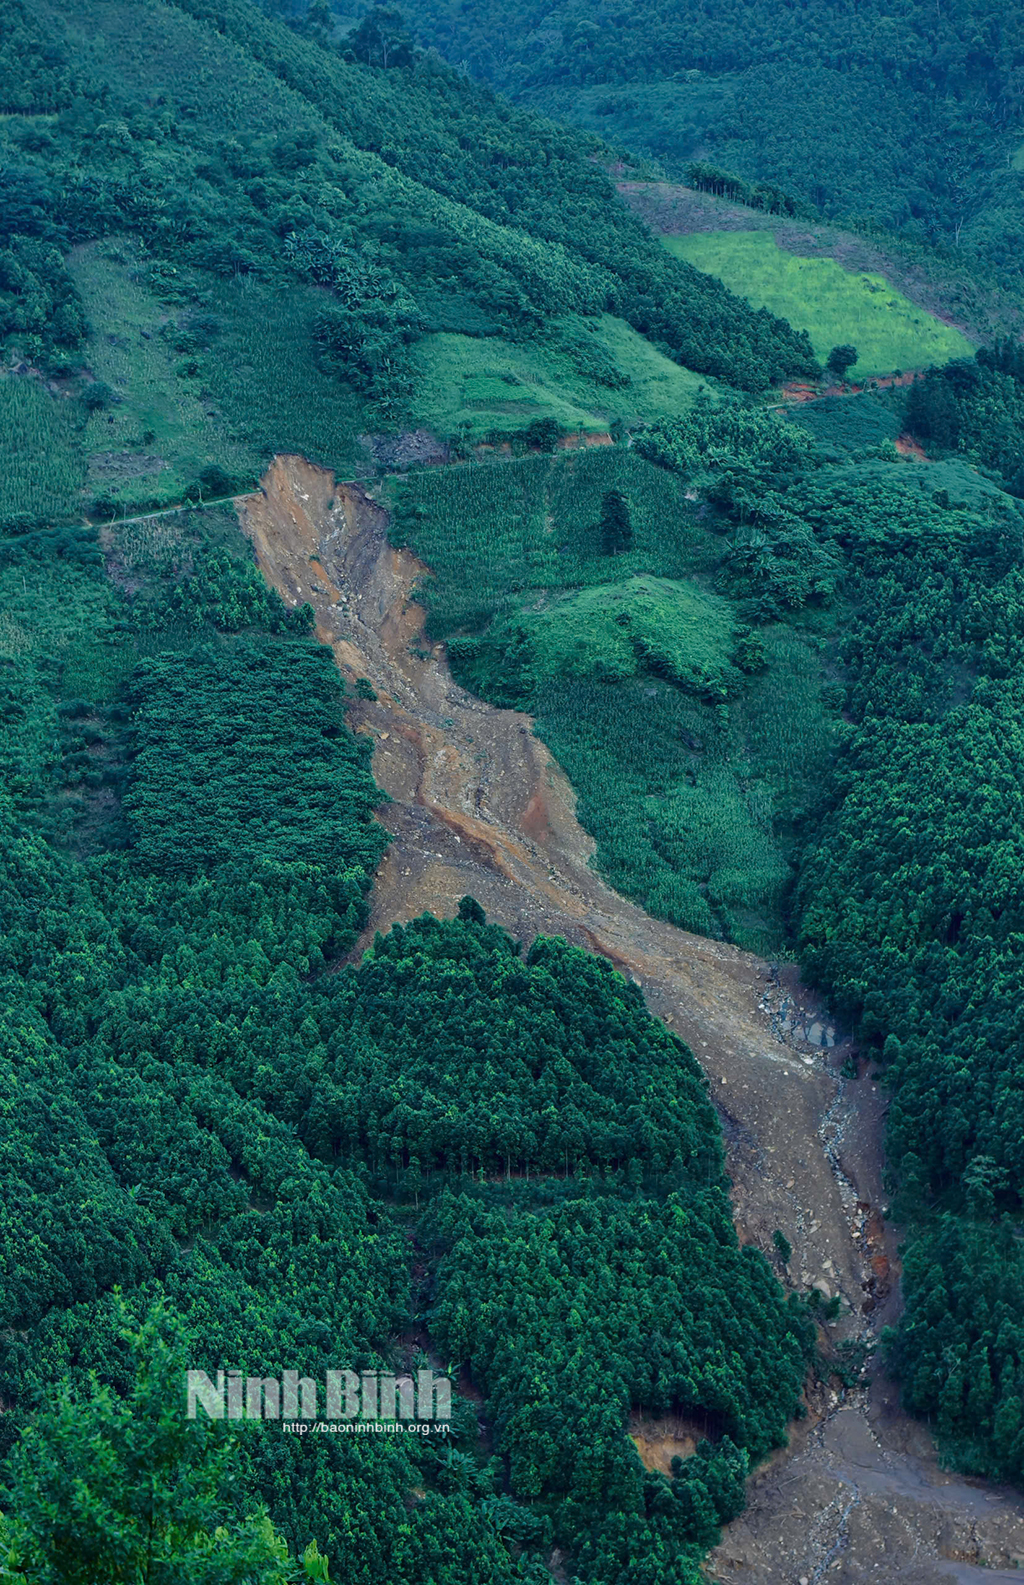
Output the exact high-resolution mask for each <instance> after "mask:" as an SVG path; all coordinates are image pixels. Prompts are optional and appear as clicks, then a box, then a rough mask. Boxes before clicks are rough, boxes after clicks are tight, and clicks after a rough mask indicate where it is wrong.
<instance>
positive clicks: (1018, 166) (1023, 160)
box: [1010, 143, 1024, 171]
mask: <svg viewBox="0 0 1024 1585" xmlns="http://www.w3.org/2000/svg"><path fill="white" fill-rule="evenodd" d="M1010 165H1011V167H1012V169H1013V170H1015V171H1024V143H1022V144H1021V146H1020V148H1019V149H1017V150H1016V152H1015V153H1014V156H1013V159H1012V160H1011V161H1010Z"/></svg>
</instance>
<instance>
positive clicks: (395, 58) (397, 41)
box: [345, 6, 414, 71]
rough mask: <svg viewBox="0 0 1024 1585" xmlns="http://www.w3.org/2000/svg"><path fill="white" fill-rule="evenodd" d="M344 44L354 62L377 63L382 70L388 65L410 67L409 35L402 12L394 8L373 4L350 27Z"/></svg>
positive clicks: (411, 47) (411, 48)
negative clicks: (353, 25)
mask: <svg viewBox="0 0 1024 1585" xmlns="http://www.w3.org/2000/svg"><path fill="white" fill-rule="evenodd" d="M345 47H346V50H350V51H351V52H352V54H353V55H354V56H355V58H356V60H357V61H365V62H366V64H367V66H379V67H381V68H382V70H384V71H386V70H387V68H388V67H389V66H391V67H395V66H411V65H412V63H413V59H414V51H413V42H412V35H411V34H410V32H409V30H408V28H407V27H406V25H405V18H404V17H403V15H402V13H401V11H396V10H395V9H394V7H388V6H374V8H373V10H372V11H368V12H367V14H366V16H364V18H363V20H362V21H361V22H360V24H359V26H358V27H357V28H353V29H352V31H351V33H350V34H349V35H348V37H347V38H346V40H345Z"/></svg>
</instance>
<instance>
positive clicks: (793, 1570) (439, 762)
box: [239, 456, 1024, 1585]
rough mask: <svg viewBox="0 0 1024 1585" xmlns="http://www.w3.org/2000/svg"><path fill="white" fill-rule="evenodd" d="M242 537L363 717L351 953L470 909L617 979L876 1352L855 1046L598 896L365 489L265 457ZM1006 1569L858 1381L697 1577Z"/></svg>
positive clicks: (868, 1195)
mask: <svg viewBox="0 0 1024 1585" xmlns="http://www.w3.org/2000/svg"><path fill="white" fill-rule="evenodd" d="M239 515H240V520H241V523H242V527H243V529H244V531H245V532H246V533H247V535H248V536H249V538H250V539H251V540H252V542H253V544H254V546H255V548H256V554H257V557H258V560H259V564H260V567H261V568H262V570H263V572H264V574H265V576H266V577H267V579H268V580H269V581H270V582H271V583H272V584H273V585H274V587H275V588H277V589H278V590H279V592H280V593H281V595H282V596H283V597H284V599H285V601H286V602H287V603H288V604H289V605H296V604H301V603H302V602H304V601H308V602H309V603H310V604H311V605H312V606H313V608H314V610H315V612H316V622H317V633H318V636H319V638H320V640H321V642H323V643H324V644H329V645H330V646H331V648H332V649H333V652H334V655H335V657H336V660H337V663H338V666H339V668H340V669H341V670H342V672H343V674H344V675H345V677H346V679H347V681H348V682H349V683H350V684H354V683H355V682H356V680H357V679H359V678H364V679H366V680H367V681H368V682H369V683H370V684H371V686H372V689H373V691H374V693H375V694H376V699H375V700H373V701H371V700H370V699H368V698H366V699H363V698H359V699H357V700H356V702H355V703H354V704H353V706H352V710H351V717H350V719H351V720H352V724H353V726H354V727H355V728H356V730H357V731H360V732H363V733H367V734H372V736H373V737H374V739H375V745H374V756H373V770H374V775H375V777H376V779H377V782H378V784H379V785H380V786H381V787H382V788H383V789H384V790H385V792H386V793H387V795H388V797H389V798H390V800H391V801H390V803H388V804H387V805H386V806H385V807H384V808H383V809H382V811H381V819H382V820H383V822H384V824H385V825H386V826H387V828H388V830H389V831H390V832H391V834H392V837H393V839H394V840H393V842H392V845H391V847H390V848H389V850H388V852H387V854H386V856H385V858H384V860H383V861H382V864H381V866H380V869H379V871H378V874H377V877H376V882H375V887H374V894H373V915H372V918H371V921H370V924H369V927H368V931H367V933H366V935H365V936H364V939H363V942H361V943H360V945H361V946H362V945H365V944H366V942H367V941H368V940H369V939H372V933H373V931H374V930H375V929H378V928H380V929H386V928H387V926H388V925H389V924H390V923H391V922H392V921H393V920H396V919H397V920H407V919H410V918H412V917H414V916H416V915H417V914H419V913H421V912H423V911H424V910H431V911H433V912H436V913H438V914H441V915H450V914H451V913H453V912H454V911H455V907H456V905H457V902H458V899H459V898H460V897H461V896H463V895H464V894H465V893H467V892H471V893H472V894H473V895H474V896H476V897H477V898H478V899H479V901H480V902H481V903H482V904H483V906H484V907H485V909H486V910H487V913H488V915H489V916H490V917H492V918H494V919H495V920H497V921H498V922H500V923H501V924H502V925H504V926H505V927H506V928H507V929H509V930H510V931H512V932H513V933H514V934H515V935H517V936H518V937H520V938H523V939H530V938H531V937H532V936H533V935H535V934H536V933H538V932H541V933H545V934H560V935H564V936H565V937H566V938H567V939H568V940H570V941H572V942H574V943H576V944H578V945H581V946H586V947H589V948H590V949H592V950H594V951H596V952H600V953H602V954H604V955H605V956H606V957H608V958H609V959H611V961H612V962H613V963H614V964H615V965H616V966H617V967H618V968H619V969H621V971H622V972H623V973H624V974H626V975H628V976H630V977H632V978H633V979H635V980H636V981H638V982H639V983H640V984H641V985H642V987H643V990H644V993H645V996H646V998H647V1001H648V1004H649V1006H650V1007H651V1008H652V1010H654V1011H655V1012H656V1013H658V1014H659V1015H660V1016H661V1017H663V1018H664V1019H665V1021H666V1022H667V1023H669V1024H670V1025H671V1027H672V1028H673V1029H674V1030H676V1031H677V1032H678V1033H679V1034H680V1035H681V1036H682V1038H683V1039H684V1040H685V1041H686V1042H687V1043H688V1044H689V1045H690V1046H691V1047H692V1049H693V1050H694V1052H695V1053H696V1055H697V1057H698V1058H699V1060H700V1061H701V1063H702V1065H703V1067H704V1069H705V1072H706V1073H707V1076H708V1080H709V1083H710V1085H711V1087H712V1091H713V1094H714V1098H715V1101H716V1104H717V1106H718V1110H719V1113H720V1115H721V1118H722V1123H723V1129H724V1132H725V1137H726V1142H727V1146H728V1164H729V1171H730V1174H731V1177H732V1180H733V1185H734V1192H733V1200H734V1207H735V1215H736V1221H737V1225H738V1227H739V1230H740V1235H741V1238H742V1239H743V1240H744V1241H745V1242H753V1243H756V1244H757V1245H758V1246H759V1247H760V1248H762V1249H763V1250H764V1251H765V1253H766V1254H767V1255H768V1256H769V1258H773V1245H772V1235H773V1232H774V1231H775V1229H780V1230H781V1231H782V1233H783V1234H784V1235H785V1237H786V1239H787V1240H788V1241H789V1242H790V1244H791V1245H792V1248H793V1257H792V1260H791V1262H790V1265H789V1276H790V1279H791V1281H792V1283H793V1284H794V1286H796V1287H797V1288H799V1289H806V1288H808V1287H810V1286H812V1285H813V1286H817V1287H818V1288H819V1289H821V1290H822V1292H823V1293H824V1295H825V1296H826V1297H831V1296H833V1295H836V1294H838V1295H839V1296H840V1298H841V1300H842V1308H843V1317H842V1319H841V1320H840V1321H839V1322H838V1323H837V1324H836V1325H835V1326H834V1327H833V1328H831V1329H830V1330H831V1332H832V1334H833V1340H834V1341H835V1342H841V1341H843V1340H847V1341H855V1342H862V1343H869V1344H870V1343H871V1342H873V1341H874V1340H875V1339H876V1338H877V1336H878V1333H879V1331H880V1329H881V1326H882V1325H883V1324H884V1323H885V1322H886V1321H888V1320H889V1319H891V1318H892V1315H893V1312H894V1309H895V1306H896V1303H897V1295H896V1291H895V1274H896V1236H895V1234H894V1233H893V1231H892V1229H891V1228H889V1227H888V1225H887V1224H886V1223H885V1221H884V1219H883V1214H882V1212H883V1207H884V1195H883V1189H882V1182H881V1147H880V1138H881V1118H882V1111H883V1106H884V1100H883V1095H882V1093H881V1091H880V1090H879V1089H878V1088H876V1087H875V1086H874V1085H872V1084H871V1082H870V1080H869V1079H868V1078H862V1079H861V1080H860V1081H859V1082H857V1083H848V1082H845V1081H844V1080H843V1078H842V1077H841V1073H840V1069H841V1067H842V1064H843V1062H844V1060H845V1059H846V1057H847V1056H848V1055H849V1045H848V1044H847V1043H845V1042H844V1040H843V1038H842V1034H841V1032H839V1031H836V1030H835V1029H834V1028H833V1026H832V1024H831V1023H830V1021H829V1017H828V1014H827V1011H826V1010H825V1009H824V1008H823V1007H821V1006H820V1005H818V1004H817V1003H816V1002H815V1000H814V998H813V997H811V996H809V995H808V993H807V992H806V991H805V990H804V989H803V988H802V987H801V985H800V984H799V980H798V977H797V975H796V972H795V971H794V970H793V969H792V968H791V967H788V966H780V965H773V964H769V963H767V962H764V961H763V960H761V959H758V958H756V957H754V956H752V955H751V954H749V953H745V952H741V951H739V950H738V949H737V948H734V947H731V946H728V945H725V944H723V943H721V942H715V941H710V940H706V939H704V938H702V937H699V936H694V935H690V934H687V933H686V932H684V931H681V930H678V929H675V928H674V927H672V926H670V925H667V924H664V923H662V922H659V921H657V920H653V919H651V918H649V917H648V916H647V915H646V914H645V913H644V912H643V911H642V910H641V909H639V908H637V907H635V906H634V905H632V904H630V903H628V902H626V901H625V900H624V899H623V898H621V897H619V896H618V895H617V894H616V893H615V892H613V891H612V890H611V889H610V888H609V887H607V886H606V885H605V884H604V883H603V882H602V881H601V879H600V877H599V876H598V875H597V874H596V872H595V871H594V869H593V868H592V867H591V864H590V858H591V854H592V852H593V843H592V842H591V840H590V838H589V837H588V836H587V835H586V833H585V832H584V831H583V830H582V829H581V827H580V826H579V825H578V823H577V821H576V818H575V814H574V801H573V795H572V789H571V788H570V786H569V785H568V783H567V781H566V779H565V777H564V776H563V774H562V773H561V771H560V770H559V768H558V766H557V765H556V764H555V763H554V761H553V760H552V758H551V756H550V755H549V754H548V752H547V750H546V749H545V748H544V747H543V745H542V744H541V743H539V742H538V741H537V739H536V738H535V737H534V736H533V734H532V731H531V722H530V719H529V717H527V716H524V715H521V714H519V713H517V712H515V711H511V710H498V709H495V708H493V707H492V706H489V705H486V704H484V703H482V702H481V701H480V700H478V699H475V698H473V697H472V696H471V695H469V694H467V693H466V692H465V691H464V690H463V689H461V688H459V687H458V686H457V685H456V684H455V683H454V681H453V680H452V677H451V674H450V672H449V669H448V665H447V661H446V659H445V655H444V649H443V646H441V645H432V644H431V643H430V642H429V641H428V640H427V639H426V638H425V637H424V635H423V618H424V613H423V610H422V608H421V607H420V606H419V605H417V604H416V602H415V598H414V596H415V590H416V585H417V582H418V581H419V580H420V579H421V578H422V577H423V576H424V575H425V573H426V572H427V569H426V568H425V567H424V566H423V564H422V563H421V562H419V561H418V560H417V559H416V558H415V557H414V556H413V555H412V554H411V553H409V552H408V551H398V550H395V549H394V548H393V547H392V546H391V545H390V544H389V543H388V537H387V525H388V517H387V513H386V511H385V509H384V508H383V507H382V506H381V505H380V504H379V503H378V502H377V501H375V500H374V499H373V498H372V497H371V496H369V495H368V494H367V493H366V492H365V491H364V490H363V489H362V488H361V487H359V486H355V485H346V484H337V483H335V481H334V479H333V478H332V476H331V475H330V474H329V473H327V472H326V471H325V470H323V469H321V468H317V467H315V466H313V465H312V464H310V463H308V462H306V461H304V460H303V459H302V458H299V457H294V456H283V457H278V458H277V459H276V460H275V462H274V464H273V465H272V467H271V468H270V469H269V471H268V472H267V474H266V476H265V477H264V479H263V483H262V489H261V493H260V494H258V495H252V496H248V497H245V498H244V499H242V500H241V501H240V503H239ZM364 691H366V690H365V688H364ZM775 1258H776V1259H777V1257H775ZM668 1435H669V1440H671V1432H670V1431H669V1433H668ZM665 1442H666V1432H665V1430H664V1428H662V1429H659V1428H658V1427H653V1428H652V1427H650V1426H647V1427H644V1428H642V1430H641V1432H640V1434H639V1436H638V1445H640V1446H641V1450H642V1452H643V1453H644V1456H645V1457H646V1458H647V1459H648V1461H649V1462H650V1463H651V1464H652V1466H656V1465H657V1464H658V1462H659V1460H660V1459H663V1458H664V1457H665V1456H666V1446H665ZM668 1451H669V1455H670V1453H671V1448H669V1450H668ZM895 1557H898V1558H899V1560H900V1561H899V1564H898V1565H896V1567H897V1570H898V1571H897V1572H893V1567H892V1565H891V1562H890V1560H891V1559H893V1558H895ZM1017 1559H1021V1560H1024V1512H1022V1508H1021V1504H1020V1502H1019V1499H1018V1498H1016V1497H1011V1498H1008V1497H1007V1496H1006V1495H1005V1494H1003V1493H998V1492H992V1491H990V1490H988V1489H982V1488H980V1487H979V1488H975V1487H973V1486H971V1485H969V1484H967V1483H965V1482H963V1481H949V1480H948V1479H947V1478H946V1477H945V1476H943V1475H942V1474H941V1473H940V1472H939V1471H938V1468H937V1465H936V1462H935V1459H934V1455H933V1453H932V1451H931V1447H930V1442H929V1439H928V1437H927V1435H926V1433H924V1432H923V1431H922V1430H921V1428H920V1427H918V1426H917V1425H915V1424H914V1423H913V1422H910V1421H908V1420H907V1419H906V1418H905V1417H904V1416H903V1415H902V1414H901V1413H900V1412H899V1410H898V1408H897V1406H896V1395H895V1389H894V1388H893V1387H892V1384H891V1383H888V1382H886V1381H885V1380H884V1378H880V1377H876V1378H874V1380H873V1381H872V1385H871V1387H870V1389H869V1390H866V1391H863V1392H854V1393H848V1394H846V1395H845V1401H842V1400H841V1398H840V1395H839V1394H837V1393H836V1392H833V1391H830V1390H828V1389H825V1388H818V1389H816V1390H815V1391H814V1392H813V1393H812V1395H811V1411H810V1414H809V1417H808V1420H807V1421H805V1422H803V1423H802V1424H801V1425H800V1426H798V1427H797V1429H796V1434H795V1435H794V1437H793V1438H792V1441H791V1446H790V1448H789V1449H788V1450H786V1452H784V1453H781V1454H779V1455H778V1456H777V1458H776V1459H775V1460H774V1461H773V1462H772V1463H771V1464H769V1465H768V1466H767V1467H766V1468H765V1469H764V1470H762V1471H761V1472H760V1473H759V1474H758V1475H757V1476H756V1477H755V1478H754V1480H753V1481H752V1484H751V1490H750V1505H749V1507H748V1509H747V1511H746V1513H745V1514H744V1515H743V1517H742V1518H741V1519H740V1520H738V1521H737V1522H736V1523H735V1524H734V1525H733V1526H731V1528H730V1531H729V1532H728V1534H727V1535H726V1537H725V1539H724V1541H723V1543H722V1545H721V1546H720V1548H719V1549H718V1550H717V1552H716V1553H715V1554H714V1555H713V1560H712V1561H713V1563H714V1564H716V1565H717V1567H718V1569H719V1571H720V1572H721V1573H722V1575H723V1577H727V1578H730V1579H736V1580H742V1581H750V1582H752V1585H754V1582H756V1585H776V1582H778V1585H782V1582H784V1581H786V1582H789V1581H794V1580H798V1579H801V1580H802V1579H806V1580H807V1582H808V1585H810V1581H812V1580H813V1581H817V1580H820V1579H823V1578H825V1577H826V1573H827V1577H828V1578H829V1579H830V1580H836V1581H851V1582H852V1581H855V1580H866V1579H879V1578H885V1579H886V1580H897V1579H898V1580H900V1581H906V1582H908V1585H913V1582H919V1585H925V1582H926V1581H931V1580H935V1579H937V1578H942V1579H951V1580H959V1581H961V1582H966V1581H969V1580H974V1579H978V1580H979V1581H980V1580H982V1579H984V1580H991V1579H993V1578H996V1577H999V1576H998V1575H993V1573H992V1572H991V1569H992V1568H997V1569H998V1568H1000V1567H1003V1568H1006V1567H1012V1566H1013V1564H1014V1562H1015V1561H1016V1560H1017ZM982 1565H987V1567H986V1569H985V1572H984V1573H982V1572H981V1567H982ZM1007 1577H1010V1576H1007Z"/></svg>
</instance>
